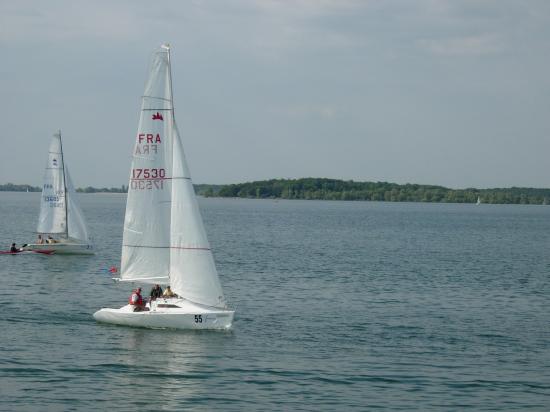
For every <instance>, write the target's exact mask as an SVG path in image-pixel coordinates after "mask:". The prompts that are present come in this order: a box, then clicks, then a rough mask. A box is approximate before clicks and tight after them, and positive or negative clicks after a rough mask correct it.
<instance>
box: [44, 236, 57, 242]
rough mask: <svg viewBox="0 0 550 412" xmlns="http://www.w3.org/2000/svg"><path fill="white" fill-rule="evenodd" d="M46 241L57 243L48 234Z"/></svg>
mask: <svg viewBox="0 0 550 412" xmlns="http://www.w3.org/2000/svg"><path fill="white" fill-rule="evenodd" d="M46 242H48V243H57V240H55V239H54V238H53V237H51V236H48V240H47V241H46Z"/></svg>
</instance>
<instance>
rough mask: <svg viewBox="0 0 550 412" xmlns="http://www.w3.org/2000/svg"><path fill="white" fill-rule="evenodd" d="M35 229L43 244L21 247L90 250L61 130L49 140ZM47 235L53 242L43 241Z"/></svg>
mask: <svg viewBox="0 0 550 412" xmlns="http://www.w3.org/2000/svg"><path fill="white" fill-rule="evenodd" d="M36 231H37V232H38V235H40V236H41V238H42V239H43V243H32V244H27V245H25V246H24V247H23V248H22V250H31V251H49V252H51V253H55V254H79V255H80V254H85V255H90V254H93V253H94V249H93V246H92V244H91V242H90V241H89V239H88V230H87V228H86V222H85V220H84V215H83V214H82V210H81V209H80V206H79V205H78V201H77V198H76V191H75V190H74V186H73V183H72V181H71V177H70V175H69V170H68V168H67V165H66V163H65V160H64V158H63V143H62V140H61V131H58V132H57V133H55V134H54V135H53V137H52V140H51V143H50V148H49V151H48V163H47V165H46V170H45V172H44V184H43V186H42V196H41V198H40V216H39V218H38V227H37V229H36ZM50 237H51V238H52V239H55V243H53V241H52V242H51V243H47V239H48V238H50Z"/></svg>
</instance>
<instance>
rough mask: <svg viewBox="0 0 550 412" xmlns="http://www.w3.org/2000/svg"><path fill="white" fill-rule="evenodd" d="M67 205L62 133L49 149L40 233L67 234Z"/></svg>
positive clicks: (54, 136) (43, 189) (39, 219)
mask: <svg viewBox="0 0 550 412" xmlns="http://www.w3.org/2000/svg"><path fill="white" fill-rule="evenodd" d="M66 225H67V219H66V205H65V179H64V177H63V153H62V151H61V134H60V133H58V134H54V135H53V137H52V141H51V143H50V149H49V151H48V163H47V164H46V170H45V172H44V181H43V185H42V198H41V200H40V216H39V217H38V226H37V228H36V231H37V232H38V233H48V234H62V235H66V234H67V226H66Z"/></svg>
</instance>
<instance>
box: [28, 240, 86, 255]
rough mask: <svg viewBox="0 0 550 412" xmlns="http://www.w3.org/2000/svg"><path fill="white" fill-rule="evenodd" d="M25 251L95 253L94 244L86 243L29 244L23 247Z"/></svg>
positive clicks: (74, 253) (60, 253)
mask: <svg viewBox="0 0 550 412" xmlns="http://www.w3.org/2000/svg"><path fill="white" fill-rule="evenodd" d="M21 249H22V250H24V251H32V252H38V253H53V254H55V255H93V254H95V251H94V248H93V246H92V245H89V244H85V243H45V244H29V245H26V246H25V247H23V248H21Z"/></svg>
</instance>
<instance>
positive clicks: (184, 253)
mask: <svg viewBox="0 0 550 412" xmlns="http://www.w3.org/2000/svg"><path fill="white" fill-rule="evenodd" d="M171 87H172V85H171V72H170V50H169V47H168V46H161V48H160V49H159V50H157V51H156V52H155V53H154V55H153V61H152V64H151V70H150V74H149V79H148V81H147V85H146V87H145V94H144V96H143V100H142V107H141V117H140V120H139V126H138V132H137V136H136V144H135V147H134V153H133V159H132V166H131V170H130V182H129V187H128V200H127V203H126V216H125V220H124V234H123V245H122V262H121V278H122V280H128V281H141V282H144V283H170V284H171V286H172V289H173V290H174V292H176V293H177V294H179V295H180V296H182V297H184V298H186V299H188V300H191V301H193V302H196V303H200V304H204V305H210V306H218V307H223V306H225V300H224V296H223V291H222V288H221V285H220V282H219V279H218V274H217V271H216V267H215V265H214V259H213V257H212V252H211V251H210V245H209V243H208V240H207V238H206V233H205V231H204V227H203V224H202V219H201V216H200V211H199V208H198V205H197V202H196V198H195V193H194V189H193V185H192V183H191V178H190V175H189V171H188V168H187V165H186V161H185V156H184V153H183V148H182V144H181V139H180V136H179V133H178V130H177V127H176V123H175V120H174V112H173V104H172V102H173V99H172V90H171Z"/></svg>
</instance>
